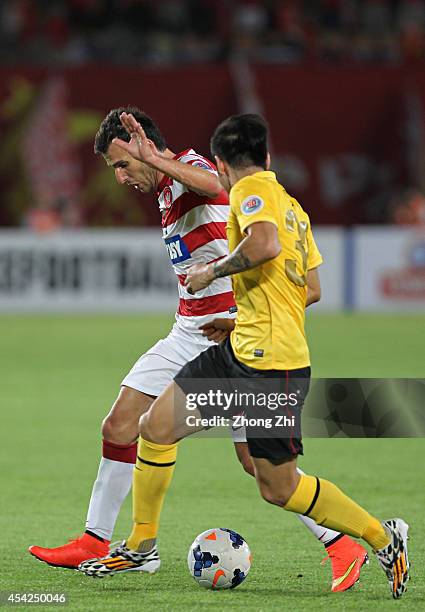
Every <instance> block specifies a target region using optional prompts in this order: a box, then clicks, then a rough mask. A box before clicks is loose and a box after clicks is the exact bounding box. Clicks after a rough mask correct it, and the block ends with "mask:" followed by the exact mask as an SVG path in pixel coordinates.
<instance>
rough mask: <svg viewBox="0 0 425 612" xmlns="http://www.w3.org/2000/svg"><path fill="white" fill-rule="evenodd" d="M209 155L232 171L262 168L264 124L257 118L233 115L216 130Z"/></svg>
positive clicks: (264, 161) (265, 125) (265, 146)
mask: <svg viewBox="0 0 425 612" xmlns="http://www.w3.org/2000/svg"><path fill="white" fill-rule="evenodd" d="M210 145H211V153H212V155H213V156H215V155H217V157H219V158H220V159H222V160H223V161H225V162H227V163H228V164H229V165H230V166H232V167H233V168H246V167H248V166H260V167H261V168H264V169H266V160H267V123H266V121H265V120H264V119H263V117H261V116H260V115H253V114H247V115H233V116H232V117H229V118H228V119H225V120H224V121H223V122H222V123H220V125H219V126H218V127H217V128H216V130H215V132H214V134H213V136H212V138H211V143H210Z"/></svg>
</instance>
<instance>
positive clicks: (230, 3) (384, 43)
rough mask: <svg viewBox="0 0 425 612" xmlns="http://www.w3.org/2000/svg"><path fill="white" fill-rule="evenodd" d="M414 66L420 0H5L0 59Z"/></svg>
mask: <svg viewBox="0 0 425 612" xmlns="http://www.w3.org/2000/svg"><path fill="white" fill-rule="evenodd" d="M240 53H243V54H244V55H245V56H246V57H248V58H250V59H252V60H254V61H266V62H276V63H297V62H302V61H307V60H310V61H311V60H319V61H327V62H338V61H354V62H367V61H372V62H384V63H398V62H406V61H409V62H412V61H416V60H421V59H424V58H425V0H55V1H52V2H51V1H49V0H3V1H2V2H1V5H0V62H1V63H3V64H10V63H14V64H16V63H19V62H24V63H28V62H31V63H46V62H49V63H53V64H81V63H85V62H99V61H108V62H111V61H112V62H115V63H122V62H127V61H132V62H133V64H136V65H137V64H138V63H140V64H145V63H149V64H154V65H158V64H159V65H161V64H173V63H185V62H187V63H194V62H205V61H220V60H223V59H227V58H228V57H230V56H233V55H235V54H236V55H237V54H240Z"/></svg>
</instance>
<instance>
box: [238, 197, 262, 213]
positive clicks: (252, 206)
mask: <svg viewBox="0 0 425 612" xmlns="http://www.w3.org/2000/svg"><path fill="white" fill-rule="evenodd" d="M263 206H264V200H262V199H261V198H260V196H257V195H250V196H248V197H247V198H245V200H244V201H243V202H242V204H241V211H242V213H243V214H244V215H252V214H253V213H256V212H258V211H259V210H261V209H262V208H263Z"/></svg>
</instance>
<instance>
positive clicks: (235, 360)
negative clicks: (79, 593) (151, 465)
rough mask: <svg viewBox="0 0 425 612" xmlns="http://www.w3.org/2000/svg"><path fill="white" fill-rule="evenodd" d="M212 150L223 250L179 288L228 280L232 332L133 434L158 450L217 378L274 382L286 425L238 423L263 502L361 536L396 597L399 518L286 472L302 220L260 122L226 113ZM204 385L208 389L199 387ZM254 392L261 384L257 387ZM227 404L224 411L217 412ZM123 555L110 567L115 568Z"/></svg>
mask: <svg viewBox="0 0 425 612" xmlns="http://www.w3.org/2000/svg"><path fill="white" fill-rule="evenodd" d="M211 150H212V153H213V155H214V157H215V159H216V162H217V168H218V172H219V176H220V181H221V183H222V185H223V186H224V187H225V188H226V189H227V191H228V192H229V194H230V208H231V211H230V216H229V220H228V225H227V234H228V240H229V248H230V254H229V255H228V256H226V257H224V258H222V259H220V260H218V261H215V262H211V263H210V264H207V265H203V264H198V265H195V266H193V267H192V268H191V269H190V270H189V272H188V275H187V278H186V287H187V289H188V290H189V291H190V292H193V293H195V292H197V291H199V290H201V289H203V288H205V287H207V286H208V285H209V284H210V283H211V282H212V281H213V280H214V279H216V278H220V277H224V276H229V275H230V276H232V281H233V290H234V294H235V297H236V303H237V307H238V313H237V319H236V325H235V329H234V330H233V331H232V333H231V336H230V339H227V340H226V341H225V342H223V343H221V344H219V345H215V346H212V347H211V348H209V349H208V350H206V351H204V352H203V353H201V354H200V355H199V356H198V357H196V358H195V359H193V360H192V361H190V362H189V363H188V364H186V365H185V366H184V367H183V368H182V370H180V372H179V373H178V374H177V375H176V376H175V379H174V382H173V383H171V384H170V385H169V386H168V387H167V389H166V390H165V391H164V392H163V393H162V394H161V395H160V396H159V397H158V398H157V399H156V400H155V401H154V403H153V404H152V406H151V407H150V409H149V411H148V412H147V413H145V414H144V415H143V416H142V417H141V419H140V434H141V436H142V437H143V439H145V440H149V441H150V442H151V443H152V444H153V445H158V447H161V448H166V447H167V445H172V444H174V443H175V442H176V441H177V440H179V439H181V438H184V437H186V436H187V435H190V434H191V433H194V432H195V431H199V430H200V429H203V428H205V427H208V426H210V425H211V424H212V423H213V420H214V418H215V417H217V413H218V408H219V407H220V406H222V397H223V392H222V390H221V388H220V387H221V383H223V388H224V389H228V388H229V386H226V380H227V381H229V379H232V381H234V380H238V381H241V380H242V381H244V384H245V385H246V388H247V389H249V390H250V391H252V390H253V389H254V390H255V385H259V384H260V383H261V382H266V383H267V386H268V385H270V388H271V387H272V386H273V385H274V384H275V383H276V384H277V385H280V387H279V388H282V389H284V390H285V392H286V394H285V397H286V399H287V400H288V401H287V403H284V410H283V412H285V415H283V414H281V415H279V416H282V417H283V416H287V417H288V420H289V425H288V426H287V428H286V429H285V430H284V431H285V432H284V431H283V430H282V433H280V432H278V427H277V426H275V427H274V429H273V430H272V433H271V434H267V431H264V430H262V428H261V424H260V425H259V426H258V427H256V426H255V425H254V426H253V427H252V428H251V425H249V427H248V428H247V438H248V446H249V451H250V454H251V457H252V461H253V464H254V470H255V477H256V480H257V484H258V488H259V490H260V493H261V495H262V497H263V498H264V499H265V500H266V501H268V502H270V503H272V504H275V505H276V506H280V507H281V508H284V509H285V510H289V511H291V512H297V513H300V514H304V515H306V516H309V517H311V518H313V519H314V520H315V521H316V523H318V524H320V525H324V526H326V527H329V528H331V529H336V530H339V531H341V532H343V533H346V534H349V535H351V536H355V537H357V538H362V539H363V540H365V541H366V542H367V543H368V544H369V545H370V546H371V547H372V549H373V551H374V552H375V553H376V556H377V558H378V560H379V562H380V564H381V566H382V568H383V569H384V571H385V573H386V576H387V579H388V581H389V584H390V588H391V592H392V595H393V597H394V598H399V597H401V595H402V594H403V592H404V591H405V589H406V584H407V581H408V578H409V562H408V557H407V530H408V525H407V524H406V523H405V522H404V521H403V520H402V519H390V520H387V521H384V522H383V523H381V522H380V521H379V520H378V519H377V518H375V517H373V516H372V515H370V514H369V513H368V512H367V511H366V510H364V509H363V508H361V507H360V506H359V505H358V504H356V503H355V502H354V501H353V500H352V499H350V498H349V497H348V496H347V495H345V494H344V493H343V492H342V491H341V490H340V489H339V488H338V487H337V486H336V485H334V484H333V483H331V482H329V481H327V480H325V479H323V478H318V477H316V476H310V475H306V474H300V473H299V472H298V471H297V466H296V464H297V456H298V454H302V452H303V448H302V441H301V430H300V417H301V409H302V406H303V403H304V400H305V397H306V395H307V393H308V389H309V381H310V357H309V351H308V346H307V341H306V337H305V332H304V311H305V306H306V304H307V303H308V299H309V296H308V290H307V282H306V280H307V273H308V270H310V273H311V271H313V274H315V275H316V281H317V282H318V275H317V271H315V270H316V268H317V266H318V265H319V264H320V263H321V261H322V259H321V256H320V253H319V251H318V249H317V247H316V245H315V242H314V239H313V235H312V232H311V227H310V221H309V218H308V216H307V214H306V213H305V212H304V211H303V209H302V208H301V206H300V205H299V204H298V202H297V201H296V200H295V199H294V198H291V197H290V196H289V194H288V193H287V192H286V191H285V189H284V188H283V187H282V186H281V185H280V184H279V183H278V182H277V180H276V177H275V174H274V173H273V172H270V171H269V166H270V156H269V154H268V151H267V126H266V124H265V122H264V120H263V119H262V118H261V117H259V116H258V115H237V116H234V117H230V118H229V119H227V120H225V121H224V122H223V123H222V124H220V125H219V126H218V128H217V129H216V131H215V133H214V135H213V137H212V140H211ZM199 379H207V380H206V381H205V384H204V387H203V389H202V391H204V393H193V392H192V391H193V389H194V388H196V385H195V387H194V385H193V383H194V381H195V382H196V381H198V387H199ZM215 383H217V384H215ZM206 384H208V385H210V389H209V391H208V392H207V393H205V391H207V388H206V386H205V385H206ZM230 388H232V387H230ZM259 388H261V389H262V390H263V389H264V385H263V386H261V385H260V387H259ZM219 393H221V395H219ZM230 395H231V394H229V396H230ZM206 397H207V401H206V400H205V398H206ZM257 397H258V398H259V396H257ZM239 409H240V408H239ZM237 410H238V408H237V407H234V406H232V407H230V409H229V410H228V413H227V414H226V416H229V415H231V414H236V413H237ZM267 410H268V407H267V406H266V408H265V410H264V409H262V410H260V409H259V402H258V401H257V403H254V405H249V406H248V405H247V406H246V408H245V414H246V417H247V419H248V420H249V422H250V423H251V421H255V420H256V419H257V421H258V422H260V420H261V419H260V418H258V417H259V415H260V414H261V417H263V416H264V414H265V411H266V412H267ZM232 411H233V412H232ZM270 414H271V411H269V416H270ZM125 559H127V562H129V563H133V564H134V565H137V563H138V558H137V553H136V552H134V553H133V552H132V551H127V552H126V555H125ZM125 559H122V560H120V561H119V562H120V563H125ZM87 563H88V564H90V562H87ZM83 565H84V564H83ZM82 569H83V571H84V568H82ZM92 575H93V572H92Z"/></svg>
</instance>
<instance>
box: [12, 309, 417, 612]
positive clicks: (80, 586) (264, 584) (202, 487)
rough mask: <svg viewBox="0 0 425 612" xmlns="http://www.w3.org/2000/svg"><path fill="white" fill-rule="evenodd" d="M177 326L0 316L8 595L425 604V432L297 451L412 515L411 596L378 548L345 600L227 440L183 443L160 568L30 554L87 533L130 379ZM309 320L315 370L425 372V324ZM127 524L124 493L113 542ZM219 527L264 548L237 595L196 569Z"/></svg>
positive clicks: (302, 605) (262, 604) (368, 499)
mask: <svg viewBox="0 0 425 612" xmlns="http://www.w3.org/2000/svg"><path fill="white" fill-rule="evenodd" d="M171 321H172V317H171V316H153V315H149V316H147V315H140V316H121V317H118V316H117V317H112V316H54V317H53V316H49V317H48V316H32V317H24V316H22V317H13V316H3V317H1V318H0V338H1V352H0V377H1V396H0V397H1V423H2V427H1V432H2V435H1V441H0V445H1V457H2V460H1V501H0V521H1V543H2V545H1V548H2V552H1V555H0V591H31V592H66V593H67V595H68V599H69V604H68V606H67V607H66V609H68V610H72V611H74V610H75V611H77V610H78V611H80V610H81V611H84V612H87V611H92V610H93V611H95V610H101V611H102V612H103V611H105V610H111V611H113V612H114V611H121V610H123V611H124V610H126V611H127V610H129V611H132V610H146V611H149V610H159V611H161V612H163V611H165V610H190V609H193V608H199V609H205V610H218V611H221V610H223V609H228V610H244V611H251V610H252V611H256V612H258V611H260V610H264V611H267V612H268V611H270V610H291V611H300V612H301V611H305V610H358V611H366V610H385V611H387V610H389V609H390V608H391V609H392V608H394V609H395V608H397V609H403V610H404V609H409V610H410V609H412V610H413V609H415V610H424V609H425V604H424V601H425V579H424V565H425V563H424V562H425V558H424V542H425V523H424V520H423V516H424V501H425V497H424V489H425V486H424V485H425V478H424V469H423V466H424V461H425V440H423V439H409V440H407V439H400V440H383V439H380V440H370V439H369V440H358V439H357V440H347V439H339V440H319V439H314V440H313V439H310V440H309V439H307V440H305V441H304V442H305V457H304V458H301V460H300V465H301V467H303V468H304V469H305V470H306V471H307V472H310V473H312V474H319V475H322V476H323V477H326V478H329V479H331V480H334V481H335V482H336V483H337V484H339V485H340V486H341V487H342V488H343V490H345V491H346V492H347V493H348V494H350V495H352V496H353V497H354V498H355V499H356V500H357V501H358V502H359V503H361V504H363V505H365V506H366V507H367V509H369V510H370V511H371V512H373V513H375V514H376V515H378V516H379V517H381V518H388V517H392V516H398V515H400V516H402V517H404V518H405V519H406V520H407V521H408V522H409V523H410V525H411V540H410V544H411V546H410V555H411V560H412V580H411V584H410V586H409V589H408V592H407V594H406V595H405V597H403V599H402V600H400V601H399V602H394V601H393V600H392V599H391V596H390V593H389V589H388V585H387V583H386V580H385V577H384V575H383V573H382V571H381V570H380V568H379V567H378V565H377V562H376V560H375V559H374V558H372V559H371V563H370V565H369V566H368V567H367V568H365V569H364V570H363V572H362V576H361V583H360V584H358V585H356V586H355V588H354V589H352V590H351V591H350V592H347V593H343V594H332V593H331V592H330V565H329V563H328V564H327V565H325V566H324V567H323V566H321V565H320V561H321V559H322V557H324V550H323V548H322V547H321V545H319V544H318V543H317V542H316V541H315V540H314V539H313V538H312V537H311V535H310V534H309V533H308V532H307V531H306V530H305V529H304V528H303V527H302V525H301V524H300V523H299V521H298V520H297V519H296V517H294V516H292V515H291V514H290V513H285V512H283V511H281V510H279V509H278V508H276V507H272V506H269V505H267V504H266V503H264V502H263V501H262V500H261V499H260V497H259V495H258V493H257V490H256V486H255V483H254V481H253V479H251V478H250V477H249V476H247V475H245V474H244V473H242V471H241V468H240V467H239V465H238V463H237V461H236V460H235V458H234V456H233V448H232V444H231V441H230V439H207V440H199V439H192V440H186V441H184V442H183V443H182V444H181V447H180V450H179V457H178V463H177V468H176V475H175V479H174V481H173V483H172V485H171V488H170V492H169V495H168V497H167V499H166V503H165V507H164V512H163V516H162V525H161V530H160V536H159V545H160V551H161V556H162V563H163V565H162V569H161V571H160V572H159V573H158V574H156V575H154V576H145V575H139V574H131V573H130V574H126V575H123V576H116V577H114V578H109V579H104V580H103V581H101V580H97V581H96V580H93V579H90V578H86V577H85V576H83V575H81V574H79V573H78V572H75V571H71V570H61V569H53V568H51V567H49V566H47V565H45V564H42V563H40V562H38V561H37V560H36V559H34V558H33V557H31V556H30V555H29V554H28V553H27V551H26V549H27V547H28V545H30V544H38V545H45V546H55V545H60V544H63V543H64V541H65V540H66V539H67V538H68V537H72V536H74V535H77V534H79V533H81V531H82V529H83V525H84V519H85V514H86V509H87V503H88V499H89V495H90V491H91V485H92V482H93V480H94V478H95V476H96V471H97V465H98V460H99V454H100V448H101V447H100V435H99V427H100V422H101V419H102V418H103V416H104V415H105V413H106V412H107V410H108V409H109V407H110V405H111V403H112V401H113V399H114V397H115V395H116V393H117V390H118V385H119V382H120V380H121V377H122V376H123V375H124V374H125V373H126V372H127V370H128V369H129V367H130V365H131V364H132V363H133V362H134V360H135V359H136V358H137V357H138V356H139V354H140V353H142V352H143V351H144V350H146V349H147V348H148V347H149V346H150V345H151V344H153V343H154V342H155V341H156V340H157V339H158V338H159V337H161V336H163V335H165V334H166V333H167V331H168V329H169V326H170V322H171ZM307 327H308V333H309V337H310V344H311V352H312V360H313V371H314V375H315V376H332V377H336V376H347V377H348V376H369V377H374V376H379V377H421V376H424V369H423V368H424V358H423V353H424V346H425V318H422V317H420V316H389V315H314V314H313V315H310V316H309V319H308V326H307ZM130 525H131V504H130V500H127V502H126V504H125V507H124V508H123V511H122V513H121V516H120V519H119V523H118V525H117V529H116V534H115V536H116V539H119V538H124V537H125V536H126V535H128V533H129V529H130ZM220 526H223V527H230V528H232V529H235V530H236V531H239V532H240V533H241V534H242V535H243V536H244V537H245V538H246V539H247V541H248V543H249V545H250V547H251V550H252V552H253V565H252V569H251V573H250V575H249V577H248V579H247V580H246V581H245V582H244V583H243V584H242V585H241V586H240V587H239V588H238V589H236V590H235V591H230V592H229V591H226V592H224V591H223V592H211V591H205V590H203V589H201V588H200V587H198V586H197V584H196V583H195V582H194V581H193V579H192V578H191V577H190V576H189V573H188V570H187V566H186V555H187V550H188V547H189V545H190V543H191V542H192V540H193V538H194V537H195V536H196V535H197V534H198V533H200V532H201V531H203V530H205V529H208V528H210V527H220ZM43 607H44V608H45V609H46V608H47V609H54V608H53V607H50V606H43ZM30 608H31V606H28V605H27V606H23V607H21V609H30ZM56 608H57V606H56Z"/></svg>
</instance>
